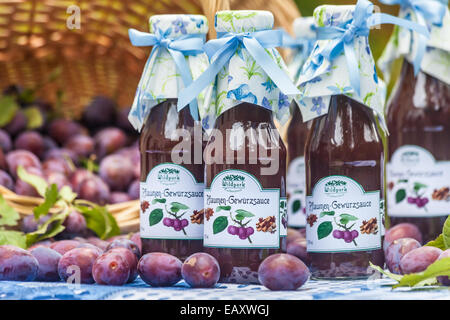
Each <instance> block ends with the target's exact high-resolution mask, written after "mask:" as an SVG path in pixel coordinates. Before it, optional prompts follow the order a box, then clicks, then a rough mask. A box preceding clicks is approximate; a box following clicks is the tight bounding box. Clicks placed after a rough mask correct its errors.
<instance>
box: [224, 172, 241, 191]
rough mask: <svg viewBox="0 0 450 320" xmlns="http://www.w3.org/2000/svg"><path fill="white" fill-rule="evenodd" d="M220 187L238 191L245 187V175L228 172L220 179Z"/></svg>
mask: <svg viewBox="0 0 450 320" xmlns="http://www.w3.org/2000/svg"><path fill="white" fill-rule="evenodd" d="M222 187H223V188H224V189H225V190H226V191H228V192H239V191H242V190H244V189H245V177H244V176H241V175H239V174H229V175H226V176H225V177H224V178H223V179H222Z"/></svg>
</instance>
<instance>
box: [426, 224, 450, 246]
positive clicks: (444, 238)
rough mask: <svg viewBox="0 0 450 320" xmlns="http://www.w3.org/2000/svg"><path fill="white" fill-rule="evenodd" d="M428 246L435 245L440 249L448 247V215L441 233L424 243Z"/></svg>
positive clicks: (449, 233) (449, 226)
mask: <svg viewBox="0 0 450 320" xmlns="http://www.w3.org/2000/svg"><path fill="white" fill-rule="evenodd" d="M426 246H429V247H436V248H439V249H441V250H447V249H450V216H449V217H448V218H447V220H445V223H444V227H443V228H442V233H441V234H440V235H439V236H438V237H437V238H436V239H435V240H432V241H430V242H428V243H427V244H426Z"/></svg>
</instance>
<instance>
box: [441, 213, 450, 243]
mask: <svg viewBox="0 0 450 320" xmlns="http://www.w3.org/2000/svg"><path fill="white" fill-rule="evenodd" d="M442 237H443V238H444V244H445V249H450V216H448V217H447V220H445V223H444V227H443V228H442Z"/></svg>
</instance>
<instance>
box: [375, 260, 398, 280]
mask: <svg viewBox="0 0 450 320" xmlns="http://www.w3.org/2000/svg"><path fill="white" fill-rule="evenodd" d="M369 264H370V267H371V268H372V269H375V270H377V271H378V272H381V273H382V274H384V275H385V276H386V277H388V278H390V279H392V280H395V281H397V282H398V281H400V280H401V279H402V278H403V276H402V275H400V274H395V273H392V272H389V271H387V270H384V269H383V268H380V267H379V266H377V265H374V264H373V263H372V262H370V261H369Z"/></svg>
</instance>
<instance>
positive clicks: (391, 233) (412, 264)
mask: <svg viewBox="0 0 450 320" xmlns="http://www.w3.org/2000/svg"><path fill="white" fill-rule="evenodd" d="M383 247H384V254H385V258H386V259H385V260H386V266H387V268H388V269H389V271H391V272H392V273H395V274H401V275H403V274H409V273H416V272H422V271H424V270H425V269H427V268H428V266H429V265H431V264H432V263H434V262H435V261H437V260H439V259H443V258H449V257H450V249H447V250H445V251H443V250H441V249H439V248H436V247H431V246H422V234H421V232H420V230H419V229H418V228H417V227H416V226H415V225H413V224H410V223H400V224H397V225H395V226H393V227H392V228H390V229H389V230H387V231H386V234H385V237H384V246H383ZM437 279H438V281H439V283H440V284H442V285H445V286H450V280H449V277H447V276H440V277H438V278H437Z"/></svg>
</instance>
